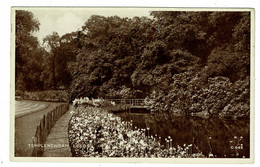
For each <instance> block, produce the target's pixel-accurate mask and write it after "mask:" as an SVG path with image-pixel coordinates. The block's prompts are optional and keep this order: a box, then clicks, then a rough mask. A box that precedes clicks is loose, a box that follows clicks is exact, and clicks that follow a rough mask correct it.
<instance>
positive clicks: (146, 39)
mask: <svg viewBox="0 0 260 167" xmlns="http://www.w3.org/2000/svg"><path fill="white" fill-rule="evenodd" d="M23 13H24V14H23ZM26 13H27V15H29V16H30V17H27V18H30V19H29V20H28V21H22V22H19V18H20V17H22V16H23V15H25V14H26ZM151 16H152V18H147V17H134V18H121V17H118V16H112V17H104V16H98V15H92V16H91V17H90V18H89V19H88V20H87V21H86V22H85V24H84V25H83V26H82V30H81V31H77V32H72V33H68V34H66V35H63V36H61V37H60V36H59V35H58V34H57V33H55V32H54V33H53V34H50V35H48V36H46V38H45V39H44V42H45V46H46V47H47V48H48V49H46V50H47V53H46V54H47V55H48V56H45V57H46V58H45V60H46V61H44V62H45V64H46V65H45V66H44V67H45V68H44V70H43V69H42V68H40V67H39V68H40V69H41V70H39V71H40V72H39V73H34V74H35V75H32V76H34V77H35V78H39V76H40V78H44V77H46V79H45V80H41V79H38V80H36V79H31V78H26V77H25V75H22V74H23V72H25V71H26V70H27V71H28V70H29V69H30V68H32V67H37V66H36V65H33V66H31V65H29V64H27V65H26V66H25V67H26V69H23V68H25V67H24V66H23V64H22V63H28V62H30V61H26V60H27V59H26V60H25V59H24V60H23V55H27V54H20V53H21V52H20V50H21V49H23V44H24V43H25V42H24V43H22V42H19V41H21V40H22V39H20V38H21V37H20V36H24V33H22V32H23V31H26V33H25V34H29V36H30V32H32V31H34V30H37V29H38V26H39V25H38V24H39V23H38V22H37V21H36V20H35V19H33V17H32V15H31V14H30V13H28V12H24V11H20V13H19V12H18V13H17V25H16V27H17V32H16V33H17V34H18V36H17V39H16V42H17V46H16V47H17V48H18V49H17V52H16V56H17V63H16V67H17V70H16V71H18V73H17V75H16V79H17V80H16V81H17V83H16V84H17V85H22V84H23V83H26V84H25V86H24V87H25V89H29V88H32V86H30V84H31V85H42V88H43V89H46V87H52V88H56V87H59V86H64V87H65V88H68V91H69V95H70V97H69V99H70V100H72V99H75V98H78V97H103V98H145V97H147V98H146V101H147V104H148V105H149V107H150V108H151V110H154V111H157V112H158V111H167V112H180V113H186V114H191V113H198V112H204V113H205V114H219V115H223V116H230V115H233V116H237V117H241V116H248V115H249V108H250V107H249V105H250V100H249V99H250V98H249V97H250V89H249V88H250V81H249V76H250V13H249V12H185V11H181V12H177V11H153V12H151ZM25 22H26V23H27V22H28V23H30V24H28V25H29V26H31V28H20V27H22V26H24V27H26V25H23V24H22V23H25ZM21 25H22V26H21ZM20 34H22V35H20ZM27 36H28V35H27ZM28 39H31V38H28ZM32 40H33V39H32ZM28 44H33V42H31V41H30V42H28ZM26 46H30V45H26ZM31 47H33V46H31ZM34 48H35V46H34ZM30 50H31V49H28V48H27V49H25V51H26V52H25V51H23V52H22V53H27V52H28V53H29V52H30V53H31V51H30ZM28 55H30V54H28ZM28 55H27V57H28ZM37 55H39V54H37ZM40 55H43V54H40ZM31 60H34V59H31ZM27 68H28V69H27ZM35 69H36V68H35ZM28 76H30V77H31V75H28ZM20 78H21V79H20ZM32 80H33V81H43V83H41V84H40V83H35V82H31V81H32ZM20 81H24V82H22V83H21V82H20ZM17 88H19V86H18V87H17Z"/></svg>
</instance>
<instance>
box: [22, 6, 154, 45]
mask: <svg viewBox="0 0 260 167" xmlns="http://www.w3.org/2000/svg"><path fill="white" fill-rule="evenodd" d="M24 10H25V9H24ZM26 10H28V11H31V12H32V13H33V14H34V18H37V19H38V20H39V22H40V30H39V31H37V32H34V33H33V35H34V36H36V37H38V40H39V42H40V44H42V39H43V38H44V37H45V36H47V35H49V34H52V32H53V31H56V32H57V33H58V34H59V35H60V36H62V35H64V34H66V33H70V32H73V31H77V30H81V26H83V25H84V23H85V22H86V21H87V20H88V19H89V18H90V16H91V15H94V14H96V15H102V16H115V15H117V16H119V17H128V18H133V17H135V16H139V17H142V16H146V17H151V16H150V13H149V11H148V9H146V10H145V9H141V8H139V9H138V8H135V9H126V8H124V9H122V8H102V9H101V8H99V9H97V8H96V9H94V8H77V9H75V8H38V9H37V8H29V9H26Z"/></svg>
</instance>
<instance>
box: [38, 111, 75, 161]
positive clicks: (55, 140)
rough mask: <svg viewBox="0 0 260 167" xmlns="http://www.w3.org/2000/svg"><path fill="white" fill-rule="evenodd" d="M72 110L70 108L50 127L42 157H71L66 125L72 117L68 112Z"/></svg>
mask: <svg viewBox="0 0 260 167" xmlns="http://www.w3.org/2000/svg"><path fill="white" fill-rule="evenodd" d="M73 109H74V107H73V106H70V108H69V111H68V112H66V113H65V114H64V115H63V116H61V117H60V118H59V119H58V121H57V122H56V123H55V125H54V126H53V127H52V129H51V132H50V134H49V135H48V137H47V140H46V143H45V145H46V147H45V150H44V154H43V156H44V157H72V155H71V151H70V147H69V140H68V124H69V120H70V118H71V115H72V114H71V113H70V111H72V110H73Z"/></svg>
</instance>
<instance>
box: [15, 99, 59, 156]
mask: <svg viewBox="0 0 260 167" xmlns="http://www.w3.org/2000/svg"><path fill="white" fill-rule="evenodd" d="M24 101H25V100H24ZM26 102H31V103H38V104H46V105H47V104H48V106H47V108H45V109H42V110H40V111H35V112H33V113H30V114H27V115H23V116H20V117H18V118H15V156H16V157H30V156H31V153H32V148H30V147H29V144H32V137H34V135H35V132H36V127H37V126H38V125H39V123H40V120H41V119H42V117H43V115H44V114H47V113H48V112H49V111H51V110H53V109H54V108H55V107H57V106H59V105H60V104H64V103H56V102H40V101H29V100H26Z"/></svg>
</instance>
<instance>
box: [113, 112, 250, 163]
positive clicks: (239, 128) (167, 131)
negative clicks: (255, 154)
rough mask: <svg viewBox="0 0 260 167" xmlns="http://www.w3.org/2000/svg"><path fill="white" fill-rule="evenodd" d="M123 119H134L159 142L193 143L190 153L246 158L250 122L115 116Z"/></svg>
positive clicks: (137, 115) (184, 117)
mask: <svg viewBox="0 0 260 167" xmlns="http://www.w3.org/2000/svg"><path fill="white" fill-rule="evenodd" d="M117 115H118V116H120V117H122V119H123V120H126V121H130V120H133V125H134V126H136V127H138V128H147V127H149V128H150V132H149V133H150V134H151V135H158V136H161V138H162V140H161V143H162V144H163V145H166V143H165V140H164V139H165V138H167V137H168V136H171V138H172V142H173V146H174V147H176V146H177V145H184V144H193V147H192V152H193V153H195V152H199V151H202V152H203V154H204V155H207V156H210V155H212V154H213V155H214V157H217V158H225V157H227V158H236V157H237V158H238V157H239V158H243V157H245V158H249V153H250V147H249V141H250V140H249V131H250V128H249V124H250V123H249V120H227V119H220V118H218V117H211V118H201V117H188V116H178V117H177V116H175V117H173V116H169V115H154V114H147V113H129V112H121V113H117Z"/></svg>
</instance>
